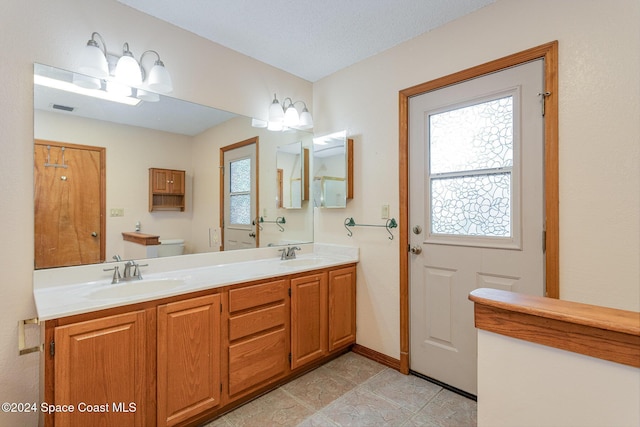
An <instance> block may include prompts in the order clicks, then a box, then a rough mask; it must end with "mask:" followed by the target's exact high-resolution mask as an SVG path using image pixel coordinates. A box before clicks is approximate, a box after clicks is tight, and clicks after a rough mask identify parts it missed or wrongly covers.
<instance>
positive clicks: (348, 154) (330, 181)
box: [313, 130, 353, 208]
mask: <svg viewBox="0 0 640 427" xmlns="http://www.w3.org/2000/svg"><path fill="white" fill-rule="evenodd" d="M352 198H353V140H352V139H349V138H347V131H346V130H345V131H340V132H335V133H332V134H329V135H325V136H320V137H314V138H313V200H314V206H316V207H320V208H346V207H347V200H349V199H352Z"/></svg>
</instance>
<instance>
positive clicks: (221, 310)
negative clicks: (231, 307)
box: [220, 303, 222, 313]
mask: <svg viewBox="0 0 640 427" xmlns="http://www.w3.org/2000/svg"><path fill="white" fill-rule="evenodd" d="M220 313H222V303H220Z"/></svg>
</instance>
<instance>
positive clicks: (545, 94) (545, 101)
mask: <svg viewBox="0 0 640 427" xmlns="http://www.w3.org/2000/svg"><path fill="white" fill-rule="evenodd" d="M538 96H541V97H542V117H544V113H545V111H544V110H545V107H546V105H545V104H546V103H547V98H548V97H549V96H551V92H540V93H538Z"/></svg>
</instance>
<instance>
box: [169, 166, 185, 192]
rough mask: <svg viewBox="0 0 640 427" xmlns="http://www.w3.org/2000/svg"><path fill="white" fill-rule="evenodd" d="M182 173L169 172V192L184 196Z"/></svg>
mask: <svg viewBox="0 0 640 427" xmlns="http://www.w3.org/2000/svg"><path fill="white" fill-rule="evenodd" d="M184 175H185V173H184V171H171V182H170V184H171V186H170V187H169V192H171V193H173V194H184Z"/></svg>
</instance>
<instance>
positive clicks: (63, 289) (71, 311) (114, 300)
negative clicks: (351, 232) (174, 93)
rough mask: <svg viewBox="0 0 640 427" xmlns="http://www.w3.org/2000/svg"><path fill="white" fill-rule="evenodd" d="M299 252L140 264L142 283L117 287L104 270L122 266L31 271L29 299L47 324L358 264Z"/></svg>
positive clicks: (350, 257) (328, 250)
mask: <svg viewBox="0 0 640 427" xmlns="http://www.w3.org/2000/svg"><path fill="white" fill-rule="evenodd" d="M300 246H302V247H303V251H302V253H299V255H298V256H297V257H296V259H295V260H288V261H281V260H280V258H279V256H278V255H279V254H278V252H277V249H278V248H263V249H255V250H253V249H249V250H243V251H234V252H235V253H234V254H230V253H224V252H215V253H209V254H199V255H191V256H182V257H171V258H154V259H147V260H140V261H138V263H139V264H147V263H148V264H149V266H148V267H143V268H142V274H143V277H144V278H143V280H142V281H139V280H133V281H127V282H122V283H119V284H111V273H108V272H104V271H103V270H104V269H105V268H108V267H113V266H114V265H116V264H117V265H120V266H121V267H122V265H123V263H122V262H120V263H104V264H96V265H91V266H80V267H66V268H57V269H49V270H36V271H35V272H34V291H33V293H34V297H35V302H36V308H37V311H38V318H39V319H40V320H51V319H56V318H60V317H65V316H71V315H75V314H81V313H88V312H92V311H98V310H103V309H106V308H112V307H119V306H123V305H129V304H135V303H139V302H144V301H151V300H155V299H159V298H166V297H171V296H176V295H182V294H187V293H190V292H196V291H202V290H206V289H214V288H218V287H222V286H228V285H233V284H237V283H244V282H249V281H253V280H260V279H268V278H272V277H280V276H286V275H290V274H296V273H300V272H304V271H311V270H316V269H319V268H327V267H333V266H339V265H345V264H352V263H354V262H358V261H359V250H358V248H355V247H348V246H339V245H325V244H317V243H316V244H309V245H300ZM309 252H311V253H309ZM92 274H93V276H91V275H92ZM88 277H94V278H98V280H93V281H91V280H88V279H87V278H88ZM136 286H137V288H136Z"/></svg>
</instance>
